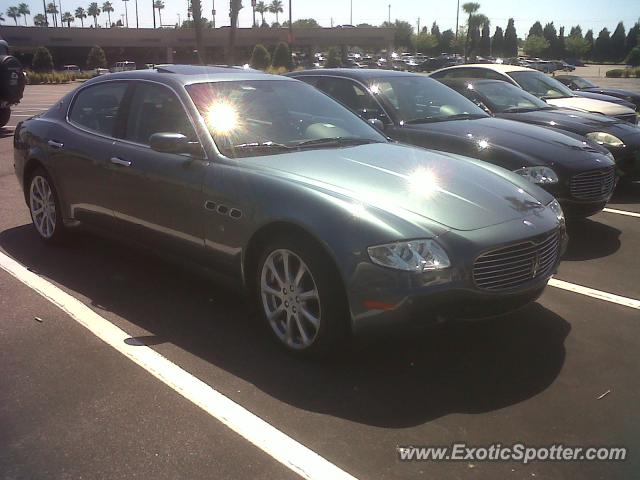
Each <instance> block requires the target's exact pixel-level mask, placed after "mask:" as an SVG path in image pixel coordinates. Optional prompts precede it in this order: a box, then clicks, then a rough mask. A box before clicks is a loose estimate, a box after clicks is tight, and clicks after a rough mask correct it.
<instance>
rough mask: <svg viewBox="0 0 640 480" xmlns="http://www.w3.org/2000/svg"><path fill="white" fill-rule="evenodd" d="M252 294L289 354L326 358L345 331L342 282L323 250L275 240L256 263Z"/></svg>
mask: <svg viewBox="0 0 640 480" xmlns="http://www.w3.org/2000/svg"><path fill="white" fill-rule="evenodd" d="M256 274H257V279H256V287H257V288H256V293H257V296H258V299H257V300H258V304H259V306H260V310H261V313H262V316H263V318H264V321H265V322H266V323H267V325H268V327H269V330H270V331H271V332H272V333H273V335H274V336H275V338H276V339H277V341H278V342H279V343H280V344H281V345H282V346H284V347H285V348H286V349H287V350H288V351H290V352H292V353H295V354H298V355H305V356H326V355H327V354H329V353H332V352H334V351H336V350H337V349H338V347H339V346H340V345H341V344H342V343H343V341H344V340H345V338H346V336H347V333H348V331H349V309H348V307H347V301H346V296H345V293H344V290H343V288H342V282H341V281H340V279H339V278H336V277H337V273H336V272H335V269H334V268H332V264H331V262H330V261H328V259H327V255H326V253H325V252H324V251H322V249H321V248H319V247H317V246H316V245H314V244H313V243H311V242H309V241H305V240H303V239H293V238H288V237H282V238H278V239H274V240H273V241H272V242H269V244H268V245H266V246H265V248H264V249H263V251H262V255H261V257H260V261H259V262H258V269H257V272H256Z"/></svg>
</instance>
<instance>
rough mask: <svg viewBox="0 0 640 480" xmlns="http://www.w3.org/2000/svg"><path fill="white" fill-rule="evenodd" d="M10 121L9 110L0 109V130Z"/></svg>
mask: <svg viewBox="0 0 640 480" xmlns="http://www.w3.org/2000/svg"><path fill="white" fill-rule="evenodd" d="M10 119H11V109H10V108H8V107H7V108H0V128H2V127H4V126H5V125H6V124H7V123H9V120H10Z"/></svg>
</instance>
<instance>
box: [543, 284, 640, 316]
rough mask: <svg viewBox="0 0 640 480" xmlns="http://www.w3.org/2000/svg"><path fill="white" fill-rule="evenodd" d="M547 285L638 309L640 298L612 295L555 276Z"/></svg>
mask: <svg viewBox="0 0 640 480" xmlns="http://www.w3.org/2000/svg"><path fill="white" fill-rule="evenodd" d="M549 285H550V286H552V287H556V288H561V289H562V290H567V291H569V292H574V293H579V294H581V295H586V296H587V297H592V298H597V299H599V300H604V301H606V302H611V303H617V304H618V305H623V306H625V307H629V308H635V309H636V310H640V300H634V299H633V298H628V297H621V296H620V295H614V294H613V293H608V292H602V291H600V290H595V289H593V288H589V287H583V286H582V285H576V284H575V283H569V282H565V281H563V280H558V279H557V278H552V279H551V280H549Z"/></svg>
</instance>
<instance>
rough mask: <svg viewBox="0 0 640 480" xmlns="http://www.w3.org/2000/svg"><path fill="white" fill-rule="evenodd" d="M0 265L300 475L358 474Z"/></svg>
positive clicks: (12, 266) (6, 260)
mask: <svg viewBox="0 0 640 480" xmlns="http://www.w3.org/2000/svg"><path fill="white" fill-rule="evenodd" d="M0 267H1V268H2V269H4V270H5V271H7V272H8V273H9V274H11V275H12V276H14V277H15V278H17V279H18V280H20V281H21V282H22V283H24V284H25V285H26V286H28V287H29V288H31V289H33V290H35V291H36V292H38V293H39V294H40V295H42V296H43V297H45V298H46V299H47V300H49V301H50V302H51V303H53V304H54V305H56V306H58V307H59V308H60V309H62V310H63V311H64V312H66V313H67V314H68V315H69V316H70V317H71V318H73V319H74V320H75V321H77V322H78V323H79V324H81V325H82V326H84V327H85V328H87V329H88V330H89V331H90V332H91V333H93V334H94V335H95V336H97V337H98V338H100V339H101V340H102V341H104V342H105V343H107V344H108V345H109V346H111V347H113V348H115V349H116V350H117V351H119V352H120V353H122V354H123V355H125V356H126V357H127V358H129V359H130V360H132V361H133V362H135V363H136V364H138V365H139V366H141V367H142V368H144V369H145V370H146V371H147V372H149V373H150V374H152V375H153V376H154V377H156V378H157V379H159V380H161V381H162V382H164V383H165V384H166V385H167V386H169V387H170V388H172V389H173V390H175V391H176V392H177V393H179V394H180V395H182V396H183V397H184V398H186V399H187V400H189V401H190V402H192V403H194V404H195V405H197V406H198V407H200V408H201V409H203V410H204V411H205V412H207V413H208V414H209V415H211V416H212V417H214V418H216V419H218V420H219V421H220V422H222V423H223V424H225V425H226V426H227V427H229V428H230V429H231V430H233V431H234V432H236V433H238V434H239V435H241V436H243V437H244V438H245V439H247V440H248V441H249V442H251V443H252V444H254V445H255V446H256V447H258V448H260V449H261V450H262V451H264V452H265V453H267V454H269V455H270V456H272V457H273V458H274V459H276V460H277V461H279V462H280V463H282V464H283V465H284V466H286V467H287V468H289V469H291V470H292V471H294V472H295V473H297V474H298V475H300V476H301V477H302V478H306V479H313V480H327V479H331V480H334V479H336V480H356V479H355V477H353V476H351V475H350V474H348V473H347V472H345V471H344V470H341V469H340V468H338V467H337V466H336V465H334V464H332V463H331V462H329V461H328V460H326V459H325V458H323V457H321V456H320V455H318V454H317V453H315V452H314V451H313V450H310V449H309V448H307V447H305V446H304V445H302V444H301V443H299V442H297V441H296V440H294V439H293V438H291V437H289V436H287V435H286V434H284V433H282V432H281V431H280V430H278V429H277V428H275V427H274V426H273V425H271V424H269V423H267V422H266V421H264V420H262V419H261V418H260V417H258V416H256V415H254V414H253V413H251V412H250V411H248V410H247V409H245V408H244V407H242V406H240V405H238V404H237V403H235V402H234V401H233V400H231V399H230V398H228V397H226V396H224V395H223V394H221V393H220V392H218V391H217V390H215V389H214V388H212V387H211V386H209V385H207V384H206V383H204V382H203V381H202V380H199V379H198V378H196V377H194V376H193V375H191V374H190V373H188V372H186V371H185V370H183V369H182V368H180V367H179V366H178V365H176V364H174V363H172V362H170V361H169V360H168V359H166V358H165V357H163V356H162V355H160V354H159V353H158V352H156V351H155V350H153V349H152V348H149V347H147V346H144V345H128V344H127V343H125V340H127V339H128V338H131V336H130V335H128V334H127V333H126V332H125V331H123V330H121V329H120V328H118V327H117V326H115V325H113V324H112V323H110V322H109V321H108V320H106V319H105V318H103V317H101V316H100V315H98V314H97V313H96V312H94V311H93V310H91V309H90V308H89V307H87V306H86V305H85V304H84V303H82V302H80V301H79V300H77V299H76V298H74V297H73V296H71V295H69V294H68V293H66V292H64V291H62V290H61V289H60V288H58V287H56V286H55V285H53V284H52V283H51V282H49V281H47V280H45V279H44V278H42V277H40V276H38V275H36V274H35V273H33V272H30V271H29V270H27V269H26V268H25V267H24V266H22V265H21V264H19V263H18V262H16V261H15V260H13V259H12V258H11V257H9V256H7V255H5V254H4V253H1V252H0Z"/></svg>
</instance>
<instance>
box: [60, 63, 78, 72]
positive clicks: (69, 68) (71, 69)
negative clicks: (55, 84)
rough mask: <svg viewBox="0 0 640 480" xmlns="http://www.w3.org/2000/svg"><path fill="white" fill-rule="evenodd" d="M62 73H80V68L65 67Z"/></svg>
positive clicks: (74, 66)
mask: <svg viewBox="0 0 640 480" xmlns="http://www.w3.org/2000/svg"><path fill="white" fill-rule="evenodd" d="M62 71H63V72H75V73H78V72H80V67H79V66H77V65H65V66H64V67H62Z"/></svg>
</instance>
